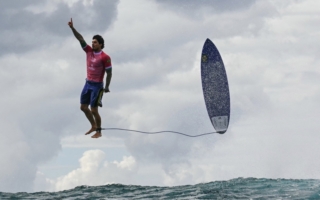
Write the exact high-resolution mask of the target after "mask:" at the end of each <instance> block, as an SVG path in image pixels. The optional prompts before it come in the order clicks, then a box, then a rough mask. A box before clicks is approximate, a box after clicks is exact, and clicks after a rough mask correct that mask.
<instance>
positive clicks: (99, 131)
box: [91, 106, 101, 138]
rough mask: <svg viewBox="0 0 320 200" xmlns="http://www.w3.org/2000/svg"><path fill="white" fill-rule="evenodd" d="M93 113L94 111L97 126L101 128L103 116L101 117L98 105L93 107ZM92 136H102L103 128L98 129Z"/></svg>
mask: <svg viewBox="0 0 320 200" xmlns="http://www.w3.org/2000/svg"><path fill="white" fill-rule="evenodd" d="M91 113H92V115H93V117H94V119H95V122H96V126H97V128H101V117H100V115H99V112H98V106H97V107H91ZM91 137H92V138H99V137H101V130H97V131H96V133H95V134H94V135H93V136H91Z"/></svg>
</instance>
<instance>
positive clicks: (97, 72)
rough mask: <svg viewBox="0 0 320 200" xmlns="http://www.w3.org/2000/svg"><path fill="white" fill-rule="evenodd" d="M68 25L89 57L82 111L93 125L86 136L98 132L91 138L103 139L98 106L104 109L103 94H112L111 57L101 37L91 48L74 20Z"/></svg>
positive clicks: (81, 98)
mask: <svg viewBox="0 0 320 200" xmlns="http://www.w3.org/2000/svg"><path fill="white" fill-rule="evenodd" d="M68 25H69V27H70V28H71V30H72V32H73V34H74V36H75V37H76V38H77V39H78V40H79V42H80V44H81V47H82V49H83V50H84V51H85V53H86V57H87V78H86V82H85V85H84V87H83V90H82V92H81V97H80V104H81V106H80V109H81V110H82V111H83V112H84V114H85V115H86V117H87V119H88V120H89V122H90V124H91V129H90V130H89V131H87V132H86V133H85V135H88V134H90V133H92V132H96V133H95V134H94V135H93V136H91V137H92V138H99V137H101V117H100V115H99V112H98V106H100V107H102V103H101V102H102V95H103V92H105V93H107V92H110V90H109V85H110V82H111V77H112V65H111V59H110V56H108V55H107V54H106V53H104V52H103V51H102V49H103V48H104V40H103V38H102V37H101V36H100V35H95V36H93V38H92V47H90V46H89V45H87V43H86V41H85V40H84V39H83V37H82V35H81V34H80V33H78V31H76V29H75V28H74V27H73V22H72V18H71V20H70V21H69V22H68ZM105 73H106V74H107V77H106V84H105V87H103V78H104V74H105ZM89 105H90V108H89Z"/></svg>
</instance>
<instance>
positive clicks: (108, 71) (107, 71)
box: [104, 69, 112, 92]
mask: <svg viewBox="0 0 320 200" xmlns="http://www.w3.org/2000/svg"><path fill="white" fill-rule="evenodd" d="M106 73H107V77H106V86H105V88H104V92H110V90H109V85H110V82H111V78H112V69H108V70H106Z"/></svg>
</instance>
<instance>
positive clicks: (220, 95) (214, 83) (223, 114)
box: [201, 38, 230, 134]
mask: <svg viewBox="0 0 320 200" xmlns="http://www.w3.org/2000/svg"><path fill="white" fill-rule="evenodd" d="M201 80H202V90H203V95H204V100H205V104H206V107H207V111H208V115H209V118H210V121H211V123H212V125H213V127H214V128H215V130H216V131H217V132H218V133H220V134H223V133H225V132H226V131H227V129H228V126H229V121H230V93H229V84H228V78H227V73H226V70H225V67H224V64H223V61H222V58H221V55H220V53H219V51H218V49H217V48H216V46H215V45H214V44H213V42H212V41H211V40H210V39H209V38H208V39H207V40H206V41H205V43H204V45H203V49H202V55H201Z"/></svg>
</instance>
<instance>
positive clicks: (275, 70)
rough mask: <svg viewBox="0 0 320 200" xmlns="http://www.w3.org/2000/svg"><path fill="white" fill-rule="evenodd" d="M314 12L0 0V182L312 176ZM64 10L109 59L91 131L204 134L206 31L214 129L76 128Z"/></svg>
mask: <svg viewBox="0 0 320 200" xmlns="http://www.w3.org/2000/svg"><path fill="white" fill-rule="evenodd" d="M319 8H320V2H318V1H314V0H283V1H277V0H224V1H218V0H210V1H209V0H199V1H193V0H184V1H178V0H176V1H169V0H135V1H131V0H108V1H107V0H103V1H102V0H24V1H18V0H13V1H7V0H0V29H1V32H0V35H1V38H2V39H1V40H0V46H1V48H0V66H1V73H0V88H1V91H2V96H1V98H0V103H1V104H2V107H1V112H0V127H1V134H0V150H1V151H0V160H1V165H0V191H1V192H36V191H61V190H66V189H72V188H75V187H77V186H80V185H90V186H97V185H105V184H112V183H120V184H125V185H131V184H134V185H152V186H176V185H185V184H196V183H204V182H211V181H217V180H230V179H233V178H238V177H255V178H286V179H320V171H319V168H320V160H319V159H318V158H319V157H320V146H319V142H320V134H319V122H318V119H319V117H320V114H319V113H320V107H319V101H320V68H319V66H320V60H319V55H320V54H319V53H320V50H319V46H320V28H319V20H320V9H319ZM71 17H72V19H73V23H74V27H75V28H76V29H77V30H78V32H79V33H81V34H82V35H83V37H84V38H85V40H86V41H87V43H89V44H90V43H91V39H92V36H93V35H95V34H100V35H102V36H103V37H104V39H105V48H104V49H103V50H104V52H106V53H107V54H108V55H110V57H111V60H112V65H113V77H112V81H111V85H110V91H111V92H110V93H107V94H105V95H104V97H103V104H104V106H103V108H101V109H100V115H101V117H102V126H103V127H105V128H110V127H118V128H128V129H136V130H142V131H161V130H173V131H179V132H183V133H187V134H190V135H196V134H201V133H205V132H211V131H214V129H213V127H212V125H211V122H210V120H209V118H208V115H207V111H206V108H205V104H204V100H203V94H202V87H201V77H200V57H201V50H202V47H203V44H204V42H205V40H206V39H207V38H210V39H211V40H212V41H213V42H214V44H215V45H216V46H217V48H218V49H219V51H220V54H221V56H222V59H223V61H224V64H225V68H226V72H227V76H228V80H229V87H230V96H231V116H230V124H229V129H228V131H227V132H226V133H225V134H223V135H219V134H216V135H209V136H204V137H198V138H188V137H184V136H181V135H176V134H170V133H164V134H158V135H145V134H140V133H129V132H124V131H103V136H102V137H101V138H99V139H92V138H91V137H90V136H85V135H84V133H85V132H86V131H87V130H88V129H89V128H90V124H89V122H88V121H87V119H86V118H85V116H84V114H83V113H82V112H81V110H80V102H79V101H80V93H81V90H82V87H83V85H84V83H85V78H86V66H85V62H86V61H85V54H84V52H83V50H82V49H81V46H80V44H79V42H78V41H77V40H76V39H75V38H74V36H73V34H72V31H71V30H70V28H69V26H68V25H67V24H68V21H69V20H70V18H71Z"/></svg>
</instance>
